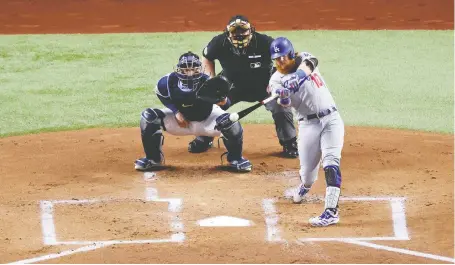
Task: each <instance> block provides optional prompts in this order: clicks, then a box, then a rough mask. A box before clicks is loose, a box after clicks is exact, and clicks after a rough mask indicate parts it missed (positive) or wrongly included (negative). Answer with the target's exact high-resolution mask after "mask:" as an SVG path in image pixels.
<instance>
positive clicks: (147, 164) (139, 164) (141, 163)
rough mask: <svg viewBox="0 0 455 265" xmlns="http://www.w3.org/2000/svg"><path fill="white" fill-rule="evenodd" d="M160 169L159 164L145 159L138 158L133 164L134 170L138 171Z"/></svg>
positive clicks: (160, 165)
mask: <svg viewBox="0 0 455 265" xmlns="http://www.w3.org/2000/svg"><path fill="white" fill-rule="evenodd" d="M160 167H162V164H161V162H155V161H153V160H152V159H148V158H146V157H143V158H140V159H138V160H136V161H135V162H134V169H136V170H139V171H148V170H154V169H157V168H160Z"/></svg>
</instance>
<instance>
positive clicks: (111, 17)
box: [0, 0, 454, 263]
mask: <svg viewBox="0 0 455 265" xmlns="http://www.w3.org/2000/svg"><path fill="white" fill-rule="evenodd" d="M254 3H255V2H254V1H173V2H169V1H143V0H129V1H121V0H116V1H114V0H112V1H101V0H99V1H95V0H80V1H76V0H74V1H69V0H61V1H50V0H40V1H13V0H5V1H2V2H1V4H0V5H1V7H0V33H4V34H17V33H76V32H80V33H86V32H90V33H100V32H153V31H195V30H218V31H220V30H221V29H222V28H223V26H224V23H225V22H226V20H227V19H228V18H229V17H230V16H231V15H233V14H235V13H243V14H245V15H247V16H249V17H250V19H251V20H252V22H253V24H255V25H256V27H257V29H258V30H260V31H263V30H283V29H452V28H453V12H452V11H453V1H449V0H441V1H429V0H418V1H411V0H402V1H375V0H369V1H367V0H347V1H343V2H338V1H330V0H324V1H313V0H307V1H286V2H283V1H281V2H273V3H272V2H261V3H258V2H256V4H254ZM253 4H254V5H255V6H252V5H253ZM191 138H192V137H189V136H188V137H175V136H169V135H168V136H167V137H166V144H165V148H164V151H165V153H166V158H167V164H168V165H169V166H170V168H169V169H168V170H164V171H160V172H158V173H157V179H156V180H154V181H149V182H145V181H144V179H143V174H141V173H138V172H135V171H134V170H133V161H134V160H135V159H136V158H138V157H140V156H142V148H141V143H140V136H139V129H138V128H129V129H118V130H114V129H90V130H83V131H75V132H60V133H43V134H38V135H27V136H20V137H8V138H3V139H0V161H1V167H0V180H1V183H2V186H1V187H0V199H1V201H2V203H1V206H0V214H1V216H2V219H3V222H2V224H1V225H0V248H1V249H4V251H2V254H1V256H0V261H2V262H11V261H16V260H23V259H27V258H31V257H41V256H44V257H46V256H45V255H48V254H51V253H63V254H65V253H66V254H71V253H72V252H71V251H70V252H68V253H67V252H65V251H66V250H70V249H72V250H75V249H77V248H79V247H81V246H82V245H56V246H46V245H44V244H43V240H45V239H46V240H49V238H51V239H52V238H53V235H52V233H50V232H49V231H50V230H49V225H48V224H49V220H51V219H50V217H52V223H54V224H55V233H54V236H55V239H56V240H57V241H59V242H62V241H87V240H97V241H99V240H101V241H106V240H142V239H157V238H163V237H167V236H170V235H171V234H172V233H175V231H183V232H184V235H185V241H184V242H182V243H160V244H117V245H111V246H105V247H102V248H100V249H97V250H92V251H89V252H82V253H79V254H74V255H68V256H64V257H61V258H59V259H51V260H50V262H61V263H104V262H106V263H232V262H234V263H369V262H374V263H434V262H442V260H441V259H439V260H437V259H436V260H435V259H430V258H424V257H418V256H415V253H414V255H405V254H399V253H396V252H393V251H386V250H377V249H372V248H365V247H361V246H356V245H352V244H347V243H342V242H313V243H302V242H300V243H299V242H296V239H298V238H303V237H340V236H342V237H391V236H393V235H394V233H395V232H394V229H393V227H394V226H393V222H392V211H391V208H390V207H391V206H390V204H389V203H388V202H352V201H343V202H341V209H342V212H341V223H340V224H339V225H337V226H334V227H329V228H322V229H317V228H312V227H309V226H308V225H307V222H306V221H307V219H308V218H309V217H310V216H312V215H314V214H318V213H319V211H320V210H321V209H322V203H321V202H320V201H318V200H315V201H312V202H308V203H306V204H302V205H292V204H291V203H289V202H288V201H286V200H284V199H283V196H282V195H283V192H284V190H285V189H286V188H288V187H291V186H293V185H294V184H296V183H297V182H298V180H297V170H298V161H297V160H289V159H283V158H279V157H277V153H278V151H279V145H278V143H277V140H276V136H275V135H274V128H273V126H272V125H247V126H245V155H246V156H247V157H248V158H249V159H250V160H251V161H252V163H253V164H254V171H253V172H252V173H249V174H234V173H229V172H224V171H220V170H219V169H217V166H218V165H219V158H218V157H219V155H221V153H222V152H223V149H217V148H214V149H211V150H210V151H209V152H207V153H204V154H198V155H194V154H189V153H187V151H186V145H187V143H188V141H189V140H190V139H191ZM258 139H261V140H260V141H258ZM453 141H454V139H453V136H452V135H439V134H430V133H422V132H414V131H404V130H388V129H375V128H358V127H348V128H346V143H345V148H344V150H343V159H342V170H343V177H344V182H343V188H342V193H343V196H344V197H350V196H363V197H368V198H371V197H378V196H392V197H406V202H405V207H406V210H405V216H406V218H405V220H406V223H407V227H408V231H409V237H410V240H393V241H379V242H373V243H377V244H380V245H387V246H391V247H395V248H397V249H409V250H414V251H418V252H420V253H431V254H435V255H440V256H445V257H453V256H454V251H453V247H454V241H453V235H454V231H453V223H454V218H453V209H454V208H453V184H454V179H453V159H454V155H453V150H454V146H453ZM324 188H325V182H324V179H323V174H322V172H320V180H318V181H317V183H316V184H315V186H314V188H313V189H312V191H311V193H312V197H311V198H315V196H323V194H324ZM154 192H157V195H158V196H159V198H174V199H179V198H180V199H181V200H182V201H181V202H182V204H181V207H182V208H181V209H171V208H172V207H170V206H169V205H168V204H167V203H165V202H151V201H147V200H146V198H147V196H149V197H150V196H153V194H154ZM267 198H271V199H275V200H276V202H274V203H273V205H274V207H275V210H276V216H275V217H276V221H277V223H276V225H275V228H278V229H279V230H280V233H281V234H280V239H281V240H282V241H279V242H269V239H270V237H269V236H270V235H272V234H273V233H271V232H273V231H272V230H273V229H272V228H273V227H271V226H270V224H271V223H273V220H275V219H274V218H275V217H274V216H271V215H270V213H267V210H266V209H265V208H266V206H264V205H265V204H264V201H263V200H264V199H267ZM84 199H103V200H104V201H98V202H92V203H88V202H84V201H83V200H84ZM50 200H71V202H75V203H74V204H71V205H67V204H61V203H58V202H55V203H54V204H53V208H52V209H53V212H52V215H51V214H50V213H49V211H50V210H49V205H48V206H46V205H44V206H43V205H41V206H42V208H43V207H44V208H43V209H45V210H43V209H41V208H40V201H50ZM177 201H178V200H177ZM174 202H176V201H174ZM269 202H270V201H269ZM174 206H175V205H174ZM46 207H48V208H46ZM166 209H167V210H166ZM172 211H174V213H173V212H172ZM269 211H270V209H269ZM43 212H45V213H48V214H47V215H42V213H43ZM401 213H402V212H401ZM176 214H177V215H176ZM220 215H228V216H235V217H238V218H244V219H248V220H250V221H252V222H253V223H254V225H253V226H251V227H236V228H207V227H200V226H198V225H197V223H196V222H197V221H198V220H200V219H203V218H207V217H213V216H220ZM267 218H269V219H267ZM45 220H47V221H45ZM166 220H167V221H166ZM176 220H179V222H177V221H176ZM46 224H47V225H46ZM170 224H174V226H170ZM42 227H45V229H44V232H46V233H45V234H46V237H44V238H43V231H42ZM51 232H52V231H51ZM275 239H276V237H275ZM284 241H286V242H287V243H284ZM369 242H370V241H369ZM86 245H88V246H89V247H90V246H93V244H89V243H86ZM365 250H366V251H365ZM62 251H63V252H62ZM364 253H368V256H367V255H365V254H364ZM427 257H428V256H427Z"/></svg>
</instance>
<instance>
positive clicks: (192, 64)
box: [175, 52, 202, 91]
mask: <svg viewBox="0 0 455 265" xmlns="http://www.w3.org/2000/svg"><path fill="white" fill-rule="evenodd" d="M175 73H176V74H177V77H178V79H179V83H180V84H179V88H180V89H182V90H183V91H197V90H198V89H199V82H200V79H201V77H202V63H201V61H200V60H199V56H197V55H196V54H194V53H192V52H187V53H184V54H182V55H181V56H180V58H179V62H178V63H177V65H176V67H175Z"/></svg>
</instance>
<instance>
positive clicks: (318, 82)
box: [311, 73, 324, 88]
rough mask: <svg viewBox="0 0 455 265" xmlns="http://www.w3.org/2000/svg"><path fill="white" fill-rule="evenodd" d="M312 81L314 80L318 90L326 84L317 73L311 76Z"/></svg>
mask: <svg viewBox="0 0 455 265" xmlns="http://www.w3.org/2000/svg"><path fill="white" fill-rule="evenodd" d="M311 80H313V83H314V84H316V87H317V88H320V87H323V86H324V82H323V81H322V79H321V77H320V76H319V75H318V74H317V73H313V74H311Z"/></svg>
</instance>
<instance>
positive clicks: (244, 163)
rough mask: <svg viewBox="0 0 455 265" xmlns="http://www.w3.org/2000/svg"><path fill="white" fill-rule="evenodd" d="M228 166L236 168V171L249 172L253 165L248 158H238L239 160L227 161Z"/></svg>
mask: <svg viewBox="0 0 455 265" xmlns="http://www.w3.org/2000/svg"><path fill="white" fill-rule="evenodd" d="M228 162H229V167H230V168H232V169H235V170H237V171H238V172H250V171H251V169H253V165H252V164H251V163H250V161H249V160H248V159H245V158H243V157H242V158H240V159H239V160H232V161H228Z"/></svg>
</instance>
